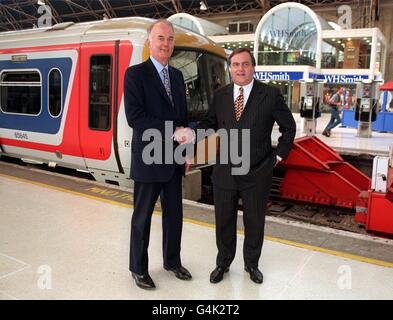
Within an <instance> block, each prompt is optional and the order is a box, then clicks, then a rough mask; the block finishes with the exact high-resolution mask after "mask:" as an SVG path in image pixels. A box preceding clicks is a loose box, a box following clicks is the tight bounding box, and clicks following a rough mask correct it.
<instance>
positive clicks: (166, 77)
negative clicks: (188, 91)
mask: <svg viewBox="0 0 393 320" xmlns="http://www.w3.org/2000/svg"><path fill="white" fill-rule="evenodd" d="M162 75H163V78H164V87H165V90H166V93H167V94H168V97H169V99H170V100H171V103H172V106H173V98H172V92H171V85H170V83H169V75H168V70H167V69H166V68H164V69H162Z"/></svg>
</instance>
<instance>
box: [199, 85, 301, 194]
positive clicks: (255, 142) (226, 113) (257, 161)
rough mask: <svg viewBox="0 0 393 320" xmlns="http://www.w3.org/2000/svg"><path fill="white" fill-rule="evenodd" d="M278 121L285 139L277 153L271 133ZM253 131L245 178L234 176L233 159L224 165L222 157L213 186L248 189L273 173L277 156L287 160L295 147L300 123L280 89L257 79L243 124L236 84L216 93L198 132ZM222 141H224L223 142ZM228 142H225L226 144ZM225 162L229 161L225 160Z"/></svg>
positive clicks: (214, 174)
mask: <svg viewBox="0 0 393 320" xmlns="http://www.w3.org/2000/svg"><path fill="white" fill-rule="evenodd" d="M275 122H277V124H278V125H279V130H280V132H281V134H282V135H281V136H280V138H279V139H278V145H277V148H276V150H275V152H273V148H272V142H271V133H272V129H273V125H274V123H275ZM208 128H212V129H214V130H218V129H221V130H225V131H224V132H228V136H230V134H229V130H231V129H249V130H250V154H249V161H250V170H249V171H248V173H246V174H244V175H233V174H232V171H231V169H233V168H234V167H235V166H236V165H235V164H234V163H233V161H231V159H229V161H228V163H223V161H222V160H221V159H220V155H219V154H218V155H217V162H216V165H215V167H214V169H213V183H214V184H215V185H216V186H218V187H221V188H224V189H235V190H244V189H246V188H249V187H252V186H254V185H255V183H256V182H258V181H261V179H264V176H266V175H267V174H270V173H271V172H272V170H273V166H274V164H275V162H276V155H279V156H280V157H281V158H283V159H285V158H286V157H287V156H288V154H289V152H290V150H291V148H292V144H293V140H294V138H295V134H296V123H295V120H294V118H293V116H292V113H291V111H290V110H289V109H288V106H287V105H286V103H285V101H284V98H283V96H282V95H281V93H280V90H279V89H277V88H274V87H272V86H268V85H266V84H263V83H261V82H258V81H257V80H254V84H253V87H252V90H251V93H250V96H249V98H248V100H247V104H246V105H245V108H244V110H243V113H242V115H241V118H240V120H239V121H236V120H235V117H234V97H233V83H232V84H229V85H227V86H225V87H222V88H220V89H218V90H217V91H215V93H214V98H213V103H212V105H211V106H210V108H209V111H208V114H207V116H206V118H205V119H204V120H202V121H201V122H200V123H199V124H198V127H197V129H208ZM220 140H221V142H222V140H223V139H220ZM224 142H225V141H224ZM242 143H244V141H243V140H242V139H241V134H240V133H239V141H238V150H239V152H238V153H239V154H240V152H241V150H242ZM224 161H225V158H224Z"/></svg>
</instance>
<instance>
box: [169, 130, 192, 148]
mask: <svg viewBox="0 0 393 320" xmlns="http://www.w3.org/2000/svg"><path fill="white" fill-rule="evenodd" d="M173 139H174V140H175V141H177V142H178V143H180V144H184V143H195V136H194V133H193V131H192V129H191V128H183V127H176V130H175V133H174V134H173Z"/></svg>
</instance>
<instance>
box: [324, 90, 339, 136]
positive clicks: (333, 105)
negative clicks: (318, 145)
mask: <svg viewBox="0 0 393 320" xmlns="http://www.w3.org/2000/svg"><path fill="white" fill-rule="evenodd" d="M342 94H343V88H342V87H339V88H338V90H337V92H336V93H335V94H333V96H332V97H331V98H330V100H329V101H328V105H329V111H330V121H329V123H328V124H327V126H326V128H325V129H324V130H323V132H322V134H323V135H324V136H326V137H330V135H331V130H332V129H333V128H335V127H336V126H338V125H339V124H340V123H341V118H340V109H339V108H340V106H341V105H342V100H341V96H342Z"/></svg>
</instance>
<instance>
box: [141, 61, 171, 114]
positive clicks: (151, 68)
mask: <svg viewBox="0 0 393 320" xmlns="http://www.w3.org/2000/svg"><path fill="white" fill-rule="evenodd" d="M146 63H147V66H148V70H149V73H150V77H151V79H152V82H153V85H154V87H156V88H157V90H158V91H159V92H160V94H161V96H162V97H163V98H164V99H165V100H166V101H167V104H168V107H169V108H170V109H171V110H173V108H172V103H171V100H170V99H169V96H168V94H167V92H166V90H165V87H164V84H163V83H162V81H161V78H160V75H159V74H158V72H157V69H156V67H155V66H154V64H153V62H152V61H151V60H150V59H148V60H147V61H146ZM169 79H170V81H171V80H172V79H171V78H169ZM171 87H172V83H171Z"/></svg>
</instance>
